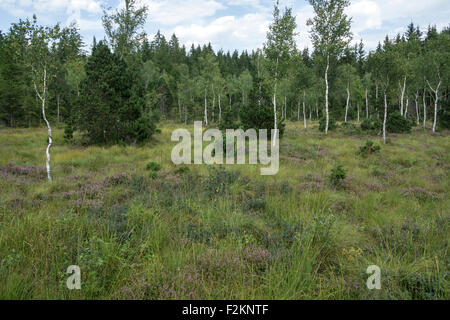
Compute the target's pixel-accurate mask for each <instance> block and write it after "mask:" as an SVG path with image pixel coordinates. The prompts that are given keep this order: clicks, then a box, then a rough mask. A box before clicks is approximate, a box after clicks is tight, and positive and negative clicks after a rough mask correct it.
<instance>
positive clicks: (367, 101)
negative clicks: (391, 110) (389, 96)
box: [366, 88, 369, 119]
mask: <svg viewBox="0 0 450 320" xmlns="http://www.w3.org/2000/svg"><path fill="white" fill-rule="evenodd" d="M366 119H369V98H368V96H367V88H366Z"/></svg>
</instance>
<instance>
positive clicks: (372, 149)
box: [359, 140, 381, 156]
mask: <svg viewBox="0 0 450 320" xmlns="http://www.w3.org/2000/svg"><path fill="white" fill-rule="evenodd" d="M380 150H381V148H380V146H377V145H374V142H373V141H372V140H367V141H366V144H365V145H363V146H361V147H359V154H360V155H362V156H366V155H369V154H372V153H377V152H380Z"/></svg>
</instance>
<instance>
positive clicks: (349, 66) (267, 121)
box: [0, 0, 450, 143]
mask: <svg viewBox="0 0 450 320" xmlns="http://www.w3.org/2000/svg"><path fill="white" fill-rule="evenodd" d="M310 2H311V4H312V5H313V7H314V9H315V12H316V17H317V18H318V19H317V20H316V21H313V20H312V21H310V24H311V25H312V26H313V34H312V35H313V40H315V41H313V43H314V48H312V49H311V50H310V49H304V50H298V49H297V48H296V46H295V42H294V41H293V39H294V36H295V27H296V25H295V18H294V17H293V16H292V12H291V9H290V8H286V9H285V10H284V12H280V9H279V7H278V3H276V4H275V7H274V19H273V23H272V25H271V27H270V30H269V32H268V37H267V42H266V43H265V44H264V47H263V48H262V49H258V50H255V51H252V52H247V51H243V52H241V53H239V52H238V51H234V52H232V53H230V52H224V51H223V50H219V51H217V52H215V51H214V50H213V49H212V47H211V45H210V44H209V45H203V46H196V47H195V46H194V45H192V46H191V47H190V48H186V47H185V46H183V45H181V44H180V42H179V40H178V38H177V37H176V35H172V37H171V38H170V39H169V40H167V39H166V38H165V37H164V35H162V34H161V33H160V32H158V33H157V34H156V36H155V37H154V39H153V40H152V41H149V40H148V37H147V36H146V35H145V33H143V32H142V27H143V25H144V22H145V19H146V17H147V8H146V7H140V8H138V7H136V4H135V1H131V0H130V1H126V4H127V5H126V6H125V8H124V9H122V10H121V11H117V12H112V11H105V13H104V17H103V24H104V27H105V33H106V38H105V39H104V40H102V41H98V42H97V41H96V40H95V39H94V41H93V45H92V46H91V50H90V52H84V51H83V50H82V48H83V42H82V39H81V36H80V35H79V33H78V31H77V29H76V28H75V27H74V26H70V27H68V28H61V27H59V25H57V26H55V27H52V28H49V27H45V28H44V27H42V26H39V25H38V24H37V21H36V19H35V17H34V19H33V20H32V21H31V22H30V21H28V20H26V21H19V22H18V23H14V24H12V26H11V28H10V29H9V31H8V32H5V33H3V32H2V33H0V122H1V124H2V125H4V126H10V127H29V126H38V125H42V124H43V121H44V122H45V121H46V119H45V118H44V117H43V115H42V110H43V99H45V111H46V118H47V120H48V121H49V122H50V123H61V124H64V126H65V128H66V138H67V139H68V140H70V139H71V138H72V136H73V132H75V131H76V130H79V131H80V132H83V133H85V134H86V137H87V141H91V142H100V143H117V142H119V141H126V142H130V141H144V140H146V139H148V138H149V137H151V135H152V133H153V132H154V131H155V123H156V122H157V121H158V119H160V118H165V119H172V120H175V121H178V122H181V123H189V122H192V121H193V120H203V121H204V122H205V124H207V125H210V124H214V125H219V126H221V127H226V126H227V125H228V126H230V127H231V126H241V127H244V128H245V127H252V126H253V127H266V128H273V127H275V126H277V127H278V128H280V129H282V128H283V121H284V120H288V119H289V120H293V121H302V122H303V123H304V127H305V128H306V127H307V120H308V119H320V118H322V117H323V118H324V119H325V116H326V111H328V110H329V116H328V117H327V118H329V119H328V120H327V122H326V123H327V128H326V130H325V128H323V129H324V131H328V122H329V121H331V122H333V121H336V120H339V121H345V122H347V121H350V120H356V121H363V120H364V119H366V118H370V119H380V121H381V122H383V120H384V112H385V109H386V113H387V118H389V115H391V114H394V113H399V114H400V115H401V116H402V117H404V118H406V119H408V120H409V121H413V122H414V124H415V125H419V124H420V125H422V126H424V127H425V126H426V125H427V122H426V120H427V119H429V120H431V121H432V125H431V128H432V130H433V131H435V130H436V128H437V126H438V125H439V124H442V126H445V125H446V124H447V126H448V117H449V116H448V110H449V94H448V93H449V89H448V86H449V72H448V71H449V62H450V61H449V60H450V58H449V52H450V28H444V29H443V30H442V31H441V32H438V31H437V30H436V27H434V26H429V27H428V30H427V32H425V34H422V32H421V31H420V29H419V27H418V26H416V25H414V24H413V23H411V24H410V25H409V26H407V28H406V31H405V33H404V34H399V35H397V37H395V38H393V39H389V38H388V37H386V38H385V40H384V41H382V42H381V43H379V45H378V47H377V49H376V50H375V51H372V52H366V51H365V50H364V45H363V42H362V41H361V42H360V43H359V44H358V45H355V46H350V45H349V43H350V39H351V32H349V28H348V30H345V28H344V30H341V34H340V35H339V34H338V35H337V38H333V34H322V35H321V34H320V32H319V33H317V32H316V33H315V34H314V30H316V31H318V30H319V31H320V30H321V28H320V23H323V21H325V20H326V19H323V15H327V14H328V15H329V16H333V14H334V15H335V16H336V17H340V19H341V22H345V23H348V25H350V19H348V18H347V17H345V15H343V13H342V12H343V11H341V12H339V10H343V8H345V6H346V5H348V2H347V1H344V0H341V1H339V0H336V1H319V2H317V1H310ZM321 3H325V4H327V3H328V4H329V5H330V4H333V3H334V4H335V5H334V7H332V6H328V7H327V6H323V5H322V7H320V5H321ZM333 8H334V9H333ZM333 10H334V11H333ZM321 21H322V22H321ZM338 32H339V31H338ZM301 36H303V37H307V36H308V35H306V34H302V35H301ZM314 36H315V37H314ZM331 39H334V41H335V42H336V43H339V41H341V47H339V48H338V47H332V43H330V41H331ZM327 41H328V42H327ZM325 71H326V73H327V74H326V82H325V81H324V73H325ZM44 72H45V73H46V74H45V75H44ZM44 82H45V83H44ZM326 86H327V87H328V88H326ZM325 91H327V92H328V93H327V95H325ZM325 105H326V109H325V107H324V106H325ZM324 121H325V120H324ZM445 121H447V122H445ZM330 129H332V126H331V127H330Z"/></svg>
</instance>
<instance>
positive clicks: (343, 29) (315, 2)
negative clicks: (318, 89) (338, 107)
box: [307, 0, 352, 134]
mask: <svg viewBox="0 0 450 320" xmlns="http://www.w3.org/2000/svg"><path fill="white" fill-rule="evenodd" d="M309 3H310V4H311V6H312V7H313V9H314V13H315V17H314V18H312V19H309V20H308V21H307V25H308V26H310V27H311V40H312V43H313V45H314V49H315V51H316V54H317V55H318V56H320V57H321V58H322V59H321V60H322V62H323V63H322V64H324V65H325V68H324V69H325V71H324V79H325V117H326V122H325V134H327V133H328V124H329V105H328V104H329V101H328V100H329V99H328V94H329V83H328V74H329V71H330V67H331V65H332V64H333V63H334V62H335V61H336V59H337V58H339V56H340V55H341V54H342V52H343V50H344V49H345V48H346V47H347V46H348V44H349V43H350V41H351V39H352V33H351V31H350V25H351V18H348V17H347V15H346V14H345V13H344V10H345V8H346V7H348V6H349V5H350V1H349V0H309Z"/></svg>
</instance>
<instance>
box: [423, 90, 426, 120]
mask: <svg viewBox="0 0 450 320" xmlns="http://www.w3.org/2000/svg"><path fill="white" fill-rule="evenodd" d="M426 126H427V102H426V88H423V128H424V129H426Z"/></svg>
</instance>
